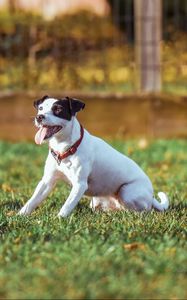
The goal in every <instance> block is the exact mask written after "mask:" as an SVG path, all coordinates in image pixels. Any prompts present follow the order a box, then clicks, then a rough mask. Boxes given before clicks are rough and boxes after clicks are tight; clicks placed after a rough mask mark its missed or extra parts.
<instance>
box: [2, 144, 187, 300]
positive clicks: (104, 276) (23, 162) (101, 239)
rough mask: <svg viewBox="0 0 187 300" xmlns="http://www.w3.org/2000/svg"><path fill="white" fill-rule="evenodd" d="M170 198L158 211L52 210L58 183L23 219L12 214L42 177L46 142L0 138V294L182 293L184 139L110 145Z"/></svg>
mask: <svg viewBox="0 0 187 300" xmlns="http://www.w3.org/2000/svg"><path fill="white" fill-rule="evenodd" d="M111 143H112V144H113V146H114V147H116V148H117V149H119V151H121V152H124V153H126V154H128V155H130V156H131V157H132V158H133V159H135V160H136V161H137V162H138V163H139V164H140V165H141V166H142V168H143V169H144V170H145V171H146V172H147V173H148V174H149V176H150V177H151V179H152V181H153V184H154V187H155V192H156V193H157V192H158V191H160V190H163V191H165V192H167V193H168V195H169V197H170V202H171V204H170V209H169V210H168V211H167V212H165V213H158V212H155V211H152V212H151V213H136V212H129V211H125V212H117V213H92V211H91V210H90V209H89V202H88V199H86V198H83V199H82V200H81V202H80V204H79V205H78V207H77V208H76V209H75V211H74V212H73V214H72V215H71V216H70V217H68V218H67V219H62V220H59V219H58V218H57V213H58V211H59V209H60V207H61V205H62V203H63V202H64V201H65V199H66V197H67V195H68V193H69V188H68V187H67V186H65V184H63V183H60V184H59V185H58V187H57V189H56V190H55V191H54V192H53V193H52V194H51V195H50V197H48V199H47V200H46V202H44V204H43V205H42V206H41V207H40V208H39V209H38V210H36V211H35V212H34V213H33V214H32V216H30V217H20V216H16V212H17V211H18V210H19V208H20V207H21V206H22V205H23V203H25V202H26V200H27V199H28V198H29V197H30V196H31V194H32V192H33V190H34V188H35V186H36V184H37V182H38V180H39V179H40V177H41V176H42V172H43V163H44V160H45V156H46V153H47V148H46V147H45V146H42V147H38V146H36V145H33V144H29V143H19V144H11V143H6V142H1V143H0V157H1V159H0V298H5V299H13V298H14V299H15V298H16V299H31V298H32V299H47V298H48V299H51V298H52V299H57V298H58V299H59V298H61V299H72V298H81V299H96V298H97V299H103V298H107V299H109V298H110V299H111V298H113V299H117V298H118V299H119V298H136V299H137V298H148V299H150V298H154V299H156V298H157V299H163V298H175V299H177V298H187V292H186V286H187V280H186V274H187V254H186V253H187V251H186V250H187V247H186V246H187V244H186V224H185V221H186V209H185V206H186V204H187V202H186V198H187V168H186V165H187V152H186V149H187V141H185V140H169V141H164V140H158V141H150V142H148V144H146V143H142V142H139V141H138V140H136V141H128V142H122V141H113V142H111Z"/></svg>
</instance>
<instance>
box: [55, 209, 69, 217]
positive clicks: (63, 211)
mask: <svg viewBox="0 0 187 300" xmlns="http://www.w3.org/2000/svg"><path fill="white" fill-rule="evenodd" d="M69 214H70V212H69V211H68V210H67V209H61V210H60V212H59V213H58V217H59V218H66V217H68V216H69Z"/></svg>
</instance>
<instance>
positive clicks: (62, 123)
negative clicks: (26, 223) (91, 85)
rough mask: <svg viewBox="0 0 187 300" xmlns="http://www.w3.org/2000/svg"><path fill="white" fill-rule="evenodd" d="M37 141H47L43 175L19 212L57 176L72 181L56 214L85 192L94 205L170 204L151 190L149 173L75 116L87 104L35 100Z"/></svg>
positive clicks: (140, 206)
mask: <svg viewBox="0 0 187 300" xmlns="http://www.w3.org/2000/svg"><path fill="white" fill-rule="evenodd" d="M34 106H35V108H36V109H37V115H36V118H35V125H36V126H37V128H38V132H37V133H36V135H35V142H36V144H39V145H41V144H42V143H44V142H47V143H48V144H49V154H48V157H47V160H46V163H45V168H44V175H43V177H42V179H41V181H40V182H39V184H38V185H37V187H36V189H35V191H34V194H33V195H32V197H31V198H30V200H28V202H27V203H26V204H25V205H24V206H23V208H22V209H21V210H20V211H19V214H20V215H29V214H31V213H32V211H33V210H34V209H35V208H36V207H37V206H39V204H40V203H41V202H42V201H43V200H44V199H45V198H46V197H47V196H48V194H49V193H50V192H51V191H52V189H53V188H54V186H55V184H56V182H57V181H58V180H64V181H65V182H67V183H68V184H69V185H70V186H72V189H71V192H70V194H69V196H68V198H67V200H66V201H65V203H64V204H63V206H62V208H61V209H60V212H59V214H58V216H59V217H67V216H69V215H70V214H71V212H72V211H73V209H74V208H75V207H76V205H77V204H78V202H79V201H80V199H81V198H82V196H83V195H88V196H91V197H92V200H91V203H90V206H91V208H92V210H94V211H95V210H97V209H99V210H104V211H107V210H111V209H112V210H123V209H126V208H127V209H130V210H135V211H150V210H151V209H152V208H154V209H156V210H158V211H164V210H166V209H167V208H168V206H169V200H168V197H167V195H166V194H165V193H163V192H160V193H158V196H159V198H160V200H161V202H159V201H157V200H156V199H155V198H154V195H153V187H152V183H151V181H150V179H149V177H148V176H147V175H146V174H145V173H144V171H143V170H142V169H141V168H140V167H139V166H138V165H137V164H136V163H135V162H134V161H133V160H132V159H130V158H129V157H127V156H125V155H123V154H121V153H120V152H118V151H117V150H115V149H114V148H112V147H111V146H110V145H109V144H107V143H106V142H105V141H104V140H102V139H100V138H98V137H96V136H93V135H91V134H90V133H89V132H88V131H87V130H86V129H84V128H83V127H82V125H81V124H80V123H79V121H78V120H77V118H76V115H77V113H78V112H79V111H81V110H83V109H84V107H85V104H84V103H83V102H82V101H80V100H78V99H74V98H69V97H65V98H62V99H55V98H52V97H49V96H44V97H43V98H41V99H39V100H36V101H35V102H34Z"/></svg>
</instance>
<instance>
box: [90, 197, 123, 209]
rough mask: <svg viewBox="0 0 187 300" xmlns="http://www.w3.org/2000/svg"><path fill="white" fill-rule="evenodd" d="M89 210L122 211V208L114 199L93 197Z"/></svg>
mask: <svg viewBox="0 0 187 300" xmlns="http://www.w3.org/2000/svg"><path fill="white" fill-rule="evenodd" d="M90 208H91V209H92V210H93V211H97V210H102V211H110V210H123V209H124V207H123V206H122V205H121V204H120V202H119V201H118V199H117V198H115V197H93V198H92V200H91V202H90Z"/></svg>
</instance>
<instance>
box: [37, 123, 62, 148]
mask: <svg viewBox="0 0 187 300" xmlns="http://www.w3.org/2000/svg"><path fill="white" fill-rule="evenodd" d="M61 129H62V126H46V125H45V126H41V127H40V128H39V130H38V131H37V133H36V135H35V142H36V144H39V145H41V144H42V142H43V141H44V140H47V139H49V138H51V137H52V136H53V135H54V134H56V133H57V132H58V131H60V130H61Z"/></svg>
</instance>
